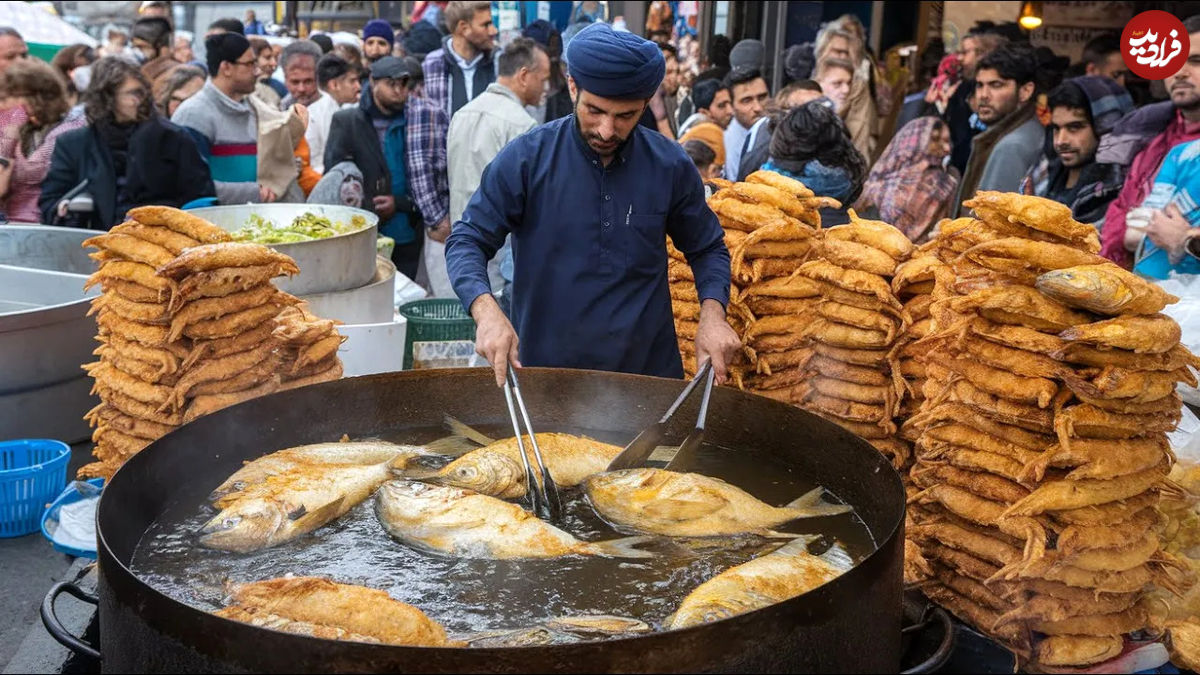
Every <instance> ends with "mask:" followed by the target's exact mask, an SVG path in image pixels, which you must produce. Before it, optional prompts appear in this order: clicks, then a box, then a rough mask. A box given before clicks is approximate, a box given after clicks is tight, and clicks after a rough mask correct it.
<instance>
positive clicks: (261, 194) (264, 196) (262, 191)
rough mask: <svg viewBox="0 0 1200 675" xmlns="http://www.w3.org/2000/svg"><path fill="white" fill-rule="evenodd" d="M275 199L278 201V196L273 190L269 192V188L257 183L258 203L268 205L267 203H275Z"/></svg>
mask: <svg viewBox="0 0 1200 675" xmlns="http://www.w3.org/2000/svg"><path fill="white" fill-rule="evenodd" d="M276 199H279V196H278V195H276V194H275V192H274V191H273V190H271V188H269V187H267V186H266V185H263V184H261V183H259V185H258V200H259V201H260V202H262V203H263V204H269V203H271V202H273V201H275V200H276Z"/></svg>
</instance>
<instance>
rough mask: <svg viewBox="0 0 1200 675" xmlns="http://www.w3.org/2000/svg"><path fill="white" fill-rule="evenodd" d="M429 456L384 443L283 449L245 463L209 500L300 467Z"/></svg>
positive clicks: (416, 449) (408, 447)
mask: <svg viewBox="0 0 1200 675" xmlns="http://www.w3.org/2000/svg"><path fill="white" fill-rule="evenodd" d="M428 454H430V452H429V450H427V449H426V448H425V447H422V446H416V445H397V444H395V443H387V442H385V441H348V442H336V443H314V444H312V445H298V446H296V447H294V448H286V449H284V450H279V451H277V452H272V453H271V454H269V455H264V456H262V457H259V458H258V459H256V460H254V461H252V462H247V463H246V465H245V466H243V467H242V468H240V469H238V470H237V471H236V472H234V474H233V475H232V476H230V477H229V478H227V479H225V482H224V483H221V484H220V485H219V486H217V489H215V490H213V492H212V494H211V495H210V496H209V500H211V501H213V502H216V501H218V500H220V499H221V498H222V497H224V496H226V495H228V494H230V493H233V492H241V491H243V490H245V489H246V488H248V487H250V486H254V485H259V484H261V483H263V482H264V481H266V480H267V479H268V478H270V477H271V476H278V475H281V474H286V473H288V472H290V471H295V470H297V469H298V468H300V467H303V466H309V465H314V464H336V465H341V466H350V465H357V466H367V465H372V464H380V463H385V462H392V461H393V460H398V461H395V462H394V464H396V465H398V466H399V467H403V466H404V463H405V462H407V460H409V459H412V458H414V457H418V456H423V455H428Z"/></svg>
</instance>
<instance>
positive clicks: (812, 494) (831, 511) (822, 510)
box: [783, 487, 853, 518]
mask: <svg viewBox="0 0 1200 675" xmlns="http://www.w3.org/2000/svg"><path fill="white" fill-rule="evenodd" d="M824 494H825V488H822V487H815V488H813V489H811V490H809V491H808V492H805V493H804V494H802V495H800V497H798V498H797V499H796V500H794V501H792V502H789V503H788V504H787V505H786V506H784V507H783V508H785V509H788V510H790V511H802V512H803V513H802V514H801V515H799V516H797V517H799V518H816V517H818V516H836V515H838V514H841V513H846V512H848V511H851V510H853V508H852V507H851V506H850V505H849V504H828V503H825V502H822V501H821V496H822V495H824Z"/></svg>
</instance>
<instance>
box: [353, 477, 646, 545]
mask: <svg viewBox="0 0 1200 675" xmlns="http://www.w3.org/2000/svg"><path fill="white" fill-rule="evenodd" d="M375 510H376V513H377V515H378V516H379V522H381V523H382V524H383V527H384V529H386V530H387V531H388V532H389V533H390V534H391V535H392V536H393V537H396V538H397V539H400V540H401V541H404V542H406V543H409V544H414V545H417V546H420V547H423V548H426V549H430V550H433V551H439V552H442V553H449V554H452V555H455V556H459V557H463V558H498V559H512V558H556V557H559V556H564V555H598V556H609V557H614V558H649V557H652V556H653V554H652V553H648V552H646V551H639V550H637V549H635V548H634V547H635V546H636V545H638V544H642V543H645V542H646V541H649V540H650V539H651V538H650V537H626V538H623V539H613V540H610V541H600V542H594V543H592V542H586V541H580V540H579V539H576V538H575V537H573V536H571V535H570V534H569V533H567V532H564V531H563V530H560V529H558V528H557V527H554V526H553V525H551V524H549V523H546V522H544V521H542V520H539V519H538V518H537V517H536V516H534V515H533V514H531V513H529V512H528V511H525V510H524V509H522V508H521V507H520V506H517V505H516V504H510V503H509V502H506V501H502V500H500V499H497V498H495V497H490V496H488V495H481V494H478V493H475V492H471V491H469V490H463V489H460V488H454V487H446V486H440V485H429V484H428V483H421V482H419V481H413V480H394V481H391V482H388V483H386V484H384V486H383V487H382V488H380V490H379V497H378V501H377V502H376V508H375Z"/></svg>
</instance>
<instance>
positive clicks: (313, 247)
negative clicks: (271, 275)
mask: <svg viewBox="0 0 1200 675" xmlns="http://www.w3.org/2000/svg"><path fill="white" fill-rule="evenodd" d="M191 213H193V214H195V215H197V216H199V217H201V218H204V219H205V220H208V221H210V222H212V223H213V224H214V225H216V226H217V227H220V228H222V229H224V230H229V231H230V232H232V231H234V230H238V229H241V228H242V227H245V226H246V224H247V223H248V222H249V220H250V216H251V215H252V214H254V215H258V216H260V217H262V218H265V219H267V220H269V221H271V222H273V223H275V224H276V225H279V226H285V225H287V224H288V223H291V222H292V221H293V220H295V219H296V216H301V215H304V214H305V213H316V214H318V215H322V216H325V217H326V218H329V219H330V220H331V221H333V222H335V223H349V222H350V219H351V218H353V217H354V216H362V217H363V218H365V219H366V221H367V227H366V228H364V229H361V230H358V231H355V232H348V233H346V234H339V235H337V236H334V237H330V238H328V239H318V240H316V241H302V242H296V243H294V244H271V245H270V246H271V248H273V249H275V250H277V251H279V252H280V253H284V254H287V255H288V256H291V258H292V259H293V260H295V261H296V264H297V265H298V266H299V267H300V274H297V275H296V276H294V277H291V278H290V279H276V280H275V285H276V286H278V287H279V290H281V291H285V292H287V293H291V294H292V295H313V294H316V293H329V292H331V291H345V290H349V289H352V288H358V287H360V286H363V285H366V284H367V283H370V281H371V279H372V278H373V277H374V276H375V240H376V239H377V238H378V234H379V216H377V215H375V214H374V213H371V212H370V211H364V210H362V209H355V208H351V207H349V206H324V205H321V204H244V205H240V206H210V207H208V208H202V209H193V210H192V211H191Z"/></svg>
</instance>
